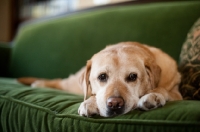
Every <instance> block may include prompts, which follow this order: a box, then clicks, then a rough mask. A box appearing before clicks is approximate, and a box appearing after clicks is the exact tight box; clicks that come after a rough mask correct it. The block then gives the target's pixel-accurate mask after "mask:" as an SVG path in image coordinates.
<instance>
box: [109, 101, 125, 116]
mask: <svg viewBox="0 0 200 132" xmlns="http://www.w3.org/2000/svg"><path fill="white" fill-rule="evenodd" d="M124 104H125V102H124V99H123V98H122V97H110V98H108V99H107V103H106V105H107V116H115V115H119V114H122V113H123V112H124Z"/></svg>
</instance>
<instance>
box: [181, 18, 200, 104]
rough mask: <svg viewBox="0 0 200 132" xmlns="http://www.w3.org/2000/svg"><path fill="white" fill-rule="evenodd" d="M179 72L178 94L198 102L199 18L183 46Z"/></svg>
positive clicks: (199, 96)
mask: <svg viewBox="0 0 200 132" xmlns="http://www.w3.org/2000/svg"><path fill="white" fill-rule="evenodd" d="M179 70H180V72H181V74H182V82H181V85H180V92H181V94H182V96H183V98H184V99H193V100H200V18H199V19H198V21H197V22H196V23H195V24H194V26H193V27H192V29H191V30H190V32H189V33H188V36H187V39H186V41H185V43H184V44H183V47H182V51H181V54H180V65H179Z"/></svg>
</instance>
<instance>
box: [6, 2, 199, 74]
mask: <svg viewBox="0 0 200 132" xmlns="http://www.w3.org/2000/svg"><path fill="white" fill-rule="evenodd" d="M199 12H200V1H184V2H183V1H179V2H160V3H152V4H142V5H131V6H119V7H112V8H104V9H98V10H93V11H88V12H83V13H77V14H76V13H75V14H72V15H68V16H62V17H56V19H51V20H48V21H42V22H37V23H34V24H27V25H25V26H23V27H22V28H21V29H20V31H19V32H18V35H17V36H16V38H15V40H14V45H13V52H12V61H11V63H10V64H11V67H10V76H11V77H21V76H35V77H44V78H58V77H59V78H60V77H61V78H65V77H68V75H69V74H70V73H74V72H76V71H77V70H79V69H80V68H81V67H82V66H84V65H85V63H86V60H88V59H90V57H91V56H92V55H93V54H94V53H96V52H97V51H99V50H101V49H102V48H104V47H105V45H108V44H114V43H118V42H121V41H139V42H141V43H146V44H149V45H153V46H156V47H159V48H161V49H163V50H164V51H165V52H167V53H169V54H170V55H171V56H172V57H173V58H175V59H176V60H178V58H179V54H180V50H181V46H182V43H183V41H184V39H185V37H186V34H187V32H188V30H189V29H190V27H191V26H192V24H193V23H194V21H195V20H196V19H197V18H198V17H199Z"/></svg>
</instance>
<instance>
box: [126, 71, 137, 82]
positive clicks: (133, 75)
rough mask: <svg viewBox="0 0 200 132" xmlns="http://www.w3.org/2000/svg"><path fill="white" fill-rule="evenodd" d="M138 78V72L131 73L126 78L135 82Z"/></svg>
mask: <svg viewBox="0 0 200 132" xmlns="http://www.w3.org/2000/svg"><path fill="white" fill-rule="evenodd" d="M136 79H137V74H136V73H130V74H129V75H128V77H127V78H126V81H127V82H133V81H135V80H136Z"/></svg>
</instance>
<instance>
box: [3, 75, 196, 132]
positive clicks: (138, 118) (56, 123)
mask: <svg viewBox="0 0 200 132" xmlns="http://www.w3.org/2000/svg"><path fill="white" fill-rule="evenodd" d="M82 100H83V96H79V95H73V94H69V93H65V92H63V91H59V90H53V89H47V88H31V87H28V86H24V85H22V84H19V83H17V82H16V81H15V80H14V79H6V78H0V117H1V119H0V131H3V132H39V131H43V132H60V131H62V132H65V131H85V132H88V131H101V132H103V131H115V132H117V131H137V132H140V131H145V132H151V131H154V132H161V131H162V132H164V131H167V132H177V131H181V132H199V130H200V125H199V124H200V109H199V107H200V102H199V101H174V102H168V103H167V104H166V105H165V106H164V107H162V108H158V109H155V110H151V111H147V112H146V111H139V110H133V111H131V112H129V113H127V114H125V115H120V116H116V117H112V118H103V117H99V116H96V117H93V118H86V117H81V116H79V115H78V113H77V109H78V107H79V105H80V103H81V102H82Z"/></svg>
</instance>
